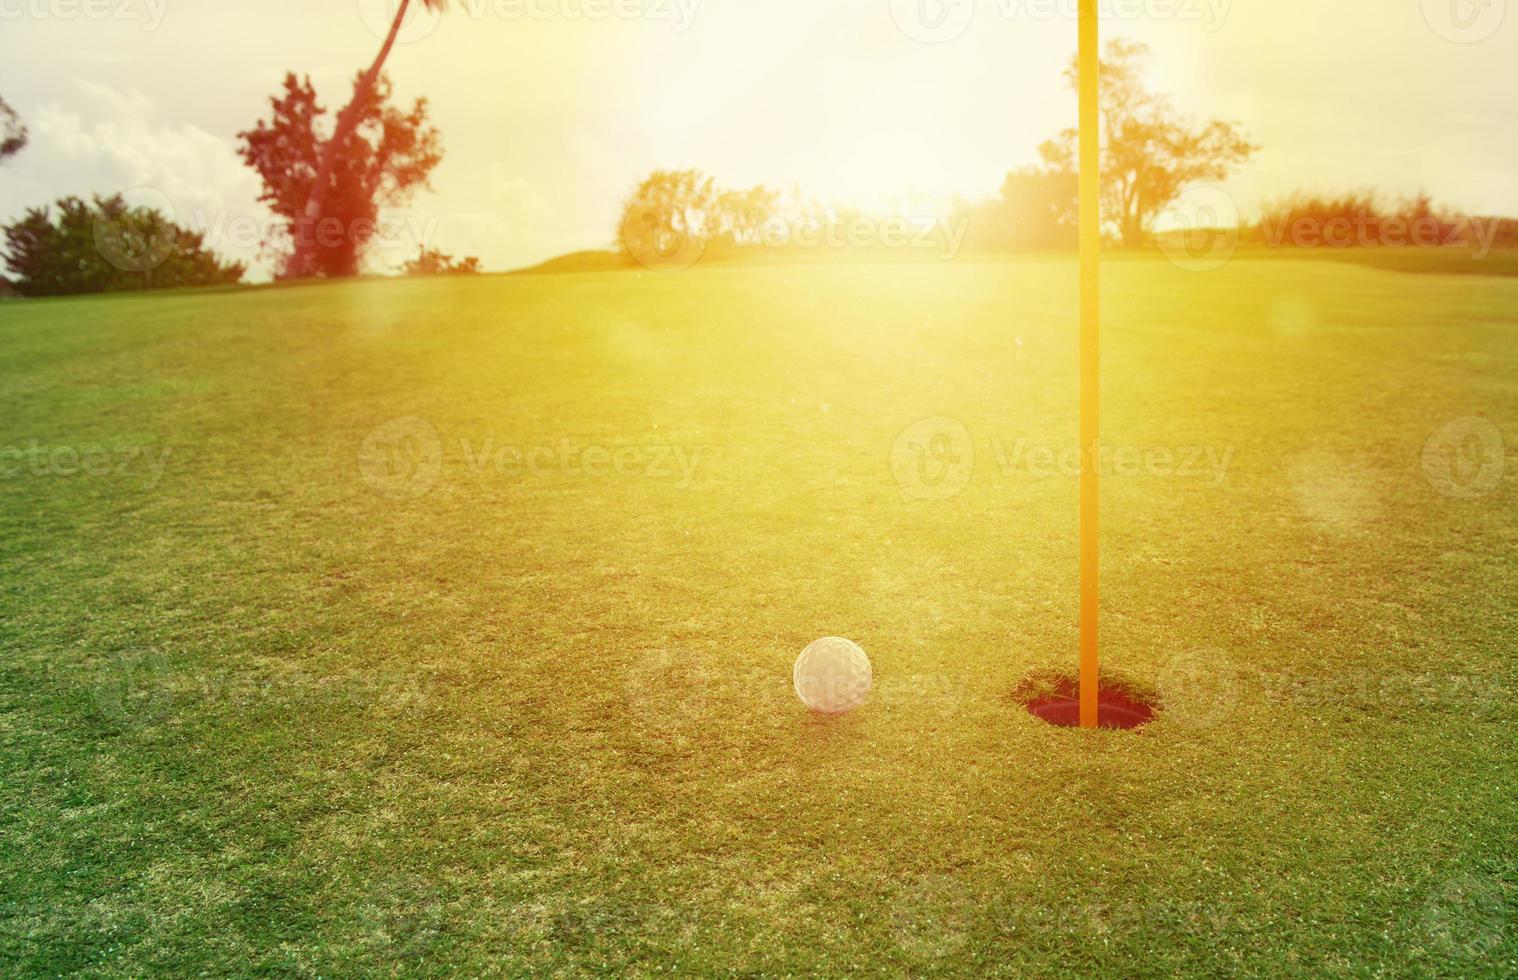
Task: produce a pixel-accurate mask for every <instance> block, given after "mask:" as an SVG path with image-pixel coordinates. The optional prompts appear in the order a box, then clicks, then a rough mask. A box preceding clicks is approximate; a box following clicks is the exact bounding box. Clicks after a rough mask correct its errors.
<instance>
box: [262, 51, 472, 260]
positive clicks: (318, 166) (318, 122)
mask: <svg viewBox="0 0 1518 980" xmlns="http://www.w3.org/2000/svg"><path fill="white" fill-rule="evenodd" d="M355 89H356V91H360V92H364V93H366V94H365V95H364V97H363V99H362V100H361V101H359V96H358V95H357V94H355V97H354V98H355V101H354V102H353V103H350V104H349V107H348V109H345V110H344V112H348V113H350V116H351V119H350V121H349V122H348V123H340V125H342V126H343V128H345V129H346V135H345V136H344V137H343V138H342V140H341V144H342V145H341V152H340V153H338V154H337V156H336V159H335V161H333V162H331V163H330V164H326V166H327V169H326V174H327V176H326V177H325V178H323V177H322V173H323V167H324V161H323V156H324V153H325V148H327V147H331V146H333V145H334V144H335V143H336V142H337V136H336V135H334V136H332V137H329V138H327V139H323V138H322V136H321V135H320V132H319V130H320V129H321V127H322V122H323V117H324V116H325V115H326V112H327V110H326V109H325V108H324V107H323V106H321V105H320V104H318V102H317V100H316V90H315V89H314V88H313V87H312V85H311V79H310V78H309V77H306V78H299V79H298V78H296V77H295V75H294V74H293V73H288V74H286V75H285V84H284V92H283V94H282V95H281V96H279V97H271V98H270V99H269V104H270V106H271V107H272V109H273V117H272V119H270V120H268V121H265V120H262V119H261V120H259V121H258V125H257V126H256V127H254V128H253V129H250V130H247V131H245V132H242V133H238V134H237V135H238V139H239V140H241V141H242V142H241V145H240V146H239V148H238V152H239V153H240V154H241V155H242V158H243V160H244V161H246V162H247V164H248V166H250V167H252V168H253V169H254V170H256V171H257V172H258V175H259V177H261V178H262V179H263V185H264V191H263V193H262V194H261V195H260V196H259V200H261V201H264V202H266V203H268V205H269V207H270V209H271V210H273V211H274V213H275V214H277V215H279V216H280V217H281V218H283V219H284V222H285V235H286V236H287V237H288V238H289V239H290V241H289V243H288V246H289V248H290V251H289V253H288V255H287V257H286V259H285V262H284V268H283V270H282V272H281V278H304V277H307V276H316V275H320V276H329V277H336V276H352V275H356V274H357V273H358V271H359V263H360V260H361V259H362V258H363V253H364V248H365V247H366V246H367V245H368V244H369V242H370V240H371V239H372V238H373V237H374V234H375V231H376V229H377V226H378V220H379V209H380V207H381V206H394V205H399V204H402V203H404V202H405V201H406V200H407V199H409V197H410V195H411V194H412V193H413V192H414V191H415V189H416V188H417V187H425V186H427V178H428V176H429V175H430V174H431V173H432V169H433V168H434V167H436V166H437V164H438V162H439V161H440V160H441V159H442V149H441V146H440V143H439V140H438V134H437V130H436V129H434V128H432V126H431V125H429V124H428V121H427V100H426V99H424V98H423V99H417V100H416V102H415V103H414V104H413V106H412V108H411V109H410V111H409V112H401V111H400V110H399V109H397V108H394V107H393V106H391V105H389V104H388V103H389V99H390V82H389V80H388V79H387V78H385V76H383V75H381V76H379V77H378V78H377V79H375V80H374V81H373V82H366V80H365V79H364V78H363V77H360V78H359V80H358V81H357V82H356V83H355ZM317 186H325V188H326V193H325V194H324V195H322V198H323V200H324V203H323V204H322V206H321V207H322V210H321V217H320V218H319V219H318V220H315V221H313V220H311V211H310V207H309V204H310V201H311V200H312V197H313V194H314V193H315V192H314V188H315V187H317Z"/></svg>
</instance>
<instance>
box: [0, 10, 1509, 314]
mask: <svg viewBox="0 0 1518 980" xmlns="http://www.w3.org/2000/svg"><path fill="white" fill-rule="evenodd" d="M412 2H413V0H401V2H400V3H399V4H397V6H396V9H395V14H394V17H393V19H392V21H391V24H390V28H389V31H388V33H387V35H386V37H385V38H384V40H383V43H382V44H381V47H380V50H379V52H378V54H377V56H376V57H375V59H374V61H373V62H372V63H371V64H370V65H369V67H368V68H367V69H365V70H363V71H361V72H359V73H358V74H357V75H356V76H355V78H354V81H353V87H352V93H351V95H350V96H349V98H348V101H347V102H346V103H345V104H344V105H343V107H342V108H341V109H340V110H339V111H337V112H336V113H335V114H334V113H332V112H331V111H330V110H329V108H328V107H327V106H325V105H324V104H323V103H322V102H321V101H320V99H319V97H318V94H317V92H316V89H315V87H314V86H313V85H312V83H311V79H310V77H309V75H297V74H296V73H294V72H287V73H286V75H285V78H284V80H283V83H282V85H281V88H280V90H279V91H278V92H277V93H276V94H275V95H273V96H271V97H270V98H269V112H268V116H267V117H266V118H263V119H259V120H257V121H256V122H255V123H254V125H253V126H252V127H250V128H249V129H246V130H244V131H242V132H240V133H238V134H237V141H238V142H237V150H238V153H239V155H240V156H241V158H242V160H243V162H245V163H246V164H247V165H248V166H249V167H250V168H252V170H253V171H254V172H255V173H257V174H258V176H259V179H260V182H261V186H262V189H261V192H260V195H259V200H260V201H261V202H262V203H264V204H265V205H267V206H268V208H269V209H270V211H271V212H272V213H273V214H274V215H275V216H276V219H277V222H278V223H277V224H276V226H275V227H274V228H273V230H272V231H271V232H270V233H269V234H268V235H266V236H265V240H264V241H262V242H261V250H262V252H263V254H264V255H266V256H268V257H269V258H270V259H271V260H272V261H273V264H274V266H275V275H276V278H280V279H306V278H342V277H348V276H354V275H357V274H358V273H359V272H360V270H361V268H362V266H363V260H364V257H365V255H366V252H367V251H368V250H369V249H370V247H371V245H372V244H373V242H374V239H375V234H376V231H377V229H378V227H379V215H380V211H381V209H382V208H387V207H399V206H402V205H404V204H406V203H407V202H408V201H410V200H411V199H412V197H413V196H414V195H415V193H416V192H417V191H419V190H424V189H430V184H429V179H430V176H431V174H432V172H433V170H434V169H435V168H436V167H437V165H438V163H439V162H441V160H442V157H443V148H442V140H441V136H440V134H439V133H438V130H437V128H436V127H435V126H433V124H432V122H431V119H430V116H429V106H428V102H427V99H426V98H418V99H416V100H415V101H414V102H412V103H411V105H409V106H403V105H396V104H394V102H393V98H392V88H391V83H390V79H389V77H388V76H387V75H386V73H385V71H384V66H385V63H386V61H387V60H388V58H389V56H390V54H391V52H392V51H393V49H394V46H395V42H396V37H397V35H398V33H399V31H400V29H401V25H402V23H403V21H404V19H405V17H406V14H407V12H408V9H409V7H410V5H411V3H412ZM415 2H417V3H420V4H422V5H424V6H426V7H427V8H429V9H433V10H441V9H442V8H443V7H444V6H445V4H444V2H443V0H415ZM1148 56H1149V51H1148V49H1147V48H1146V47H1145V46H1143V45H1141V44H1137V43H1134V42H1131V41H1126V40H1114V41H1112V42H1110V43H1109V44H1108V46H1107V48H1106V51H1105V55H1104V58H1103V60H1102V63H1101V69H1100V71H1101V89H1100V100H1101V119H1102V123H1101V125H1102V132H1101V137H1102V140H1101V162H1102V180H1101V207H1102V219H1103V233H1104V236H1105V237H1106V238H1107V239H1108V240H1109V241H1110V242H1111V243H1112V244H1114V245H1121V246H1123V247H1128V248H1138V247H1143V246H1145V245H1148V244H1151V243H1152V242H1153V240H1154V238H1155V235H1156V228H1155V224H1156V220H1157V219H1158V218H1159V216H1160V215H1161V214H1163V213H1164V212H1165V210H1166V209H1167V208H1169V207H1171V206H1172V205H1173V204H1174V203H1175V202H1176V200H1177V198H1178V197H1179V196H1180V195H1182V193H1183V192H1185V191H1186V189H1187V188H1190V187H1193V186H1196V185H1198V184H1201V183H1206V182H1217V181H1221V180H1224V179H1226V178H1227V177H1228V176H1229V175H1230V174H1231V173H1233V172H1234V171H1235V170H1236V169H1237V168H1239V167H1240V166H1242V165H1244V164H1245V163H1247V162H1248V161H1249V160H1250V159H1251V158H1252V157H1253V156H1254V154H1255V153H1256V152H1257V151H1258V149H1259V147H1258V146H1256V145H1255V144H1254V143H1252V142H1251V141H1250V140H1249V139H1248V138H1247V136H1246V135H1245V134H1244V132H1243V130H1242V128H1241V126H1240V125H1239V124H1238V123H1236V122H1229V121H1224V120H1219V119H1211V120H1206V121H1197V120H1193V119H1189V118H1187V117H1185V116H1183V115H1181V114H1180V113H1179V112H1177V111H1176V109H1175V108H1174V106H1173V105H1172V103H1171V101H1170V100H1169V99H1168V98H1167V97H1165V96H1164V95H1163V94H1160V93H1157V92H1154V91H1153V90H1151V89H1150V88H1149V87H1148V85H1147V84H1146V82H1145V69H1146V67H1147V60H1148ZM1064 75H1065V80H1066V82H1067V83H1068V84H1069V85H1070V86H1071V87H1074V85H1075V81H1076V67H1075V63H1074V61H1073V60H1072V61H1071V63H1070V65H1069V66H1068V68H1067V69H1066V71H1065V73H1064ZM27 138H28V134H27V130H26V127H25V125H24V124H23V122H22V121H21V119H20V117H19V116H18V115H17V114H16V113H15V112H14V110H12V109H11V107H10V106H9V105H7V104H6V103H5V102H4V101H3V100H0V162H3V161H4V160H6V159H8V158H10V157H12V156H14V155H15V154H17V153H19V152H21V151H22V150H23V149H24V148H25V146H26V145H27ZM1076 140H1077V134H1076V131H1075V130H1074V129H1066V130H1064V131H1062V132H1060V133H1058V134H1057V135H1055V136H1054V137H1053V138H1051V139H1049V140H1047V141H1045V142H1044V143H1043V144H1041V145H1040V146H1039V148H1038V163H1036V164H1034V165H1032V166H1027V167H1021V168H1018V169H1015V170H1012V171H1011V172H1009V173H1008V174H1007V175H1006V178H1005V179H1004V180H1003V182H1002V185H1001V188H1000V190H999V192H998V193H997V194H996V195H994V196H991V197H988V198H985V199H982V200H976V201H960V202H957V203H956V204H955V206H954V208H953V215H952V216H951V217H952V219H953V222H954V224H955V227H954V228H950V227H949V223H947V222H946V223H945V224H944V226H943V227H942V228H937V229H928V230H926V231H925V232H924V233H925V234H927V235H928V236H929V240H930V242H936V243H938V244H939V245H940V246H945V245H946V244H947V243H949V242H952V244H953V249H954V250H955V251H957V250H958V249H959V248H960V246H961V245H963V246H964V247H966V248H970V249H974V250H980V251H1017V250H1038V251H1056V250H1065V249H1072V248H1074V247H1075V244H1076V237H1077V219H1078V212H1079V202H1078V194H1077V176H1076V165H1075V160H1076ZM1350 211H1352V212H1353V214H1350V213H1349V212H1350ZM863 217H864V216H862V215H860V214H859V213H858V212H857V211H852V210H850V209H848V208H837V207H826V206H823V205H822V204H820V203H819V202H816V201H807V200H804V199H802V198H801V196H800V195H799V193H798V194H795V195H793V196H792V198H791V200H790V201H789V202H785V201H783V200H782V195H781V194H780V193H779V192H778V191H776V190H775V189H772V188H769V187H767V186H765V185H762V184H761V185H757V186H754V187H749V188H738V189H728V188H722V187H719V186H717V185H716V183H715V181H714V180H713V178H711V177H709V176H706V175H703V174H701V173H699V172H698V171H695V170H683V171H682V170H670V171H656V172H655V173H653V174H651V175H649V176H648V177H647V178H645V179H644V180H642V181H641V182H639V184H638V185H637V187H636V188H635V189H634V190H633V192H632V194H631V195H630V196H629V197H628V198H627V200H626V201H625V202H624V203H623V206H622V209H621V214H620V216H619V220H618V223H617V228H616V240H617V243H618V247H619V250H620V252H621V254H622V255H623V257H624V259H626V260H628V261H636V262H638V263H639V264H642V265H645V266H646V265H677V266H678V265H684V264H689V263H690V262H693V261H696V260H698V259H702V258H713V257H718V258H720V257H725V256H728V255H730V254H732V253H734V252H735V251H737V250H738V249H741V248H744V247H745V246H750V245H754V244H759V243H769V242H771V241H772V240H777V239H776V236H774V235H773V232H774V230H775V229H776V227H777V224H778V225H780V226H787V225H788V226H789V227H790V228H792V229H794V228H796V227H797V226H821V225H827V226H830V227H831V226H835V225H838V224H839V223H844V224H848V223H850V222H852V221H856V220H858V219H861V218H863ZM1351 217H1352V218H1353V220H1354V228H1355V230H1356V235H1355V237H1354V239H1353V241H1354V243H1355V244H1378V243H1385V242H1387V241H1388V235H1389V232H1390V231H1391V230H1395V229H1399V228H1406V227H1412V226H1415V227H1417V228H1419V229H1421V230H1425V231H1426V230H1428V229H1429V228H1430V224H1431V223H1441V222H1442V224H1439V228H1440V229H1441V230H1442V231H1443V232H1444V233H1443V234H1439V235H1437V236H1436V237H1438V239H1439V242H1440V243H1441V244H1449V243H1451V241H1452V240H1461V239H1460V237H1459V233H1458V231H1457V229H1458V227H1459V217H1458V216H1450V215H1443V214H1441V213H1439V212H1438V211H1437V210H1436V209H1435V208H1434V207H1433V205H1432V202H1430V201H1429V200H1428V199H1427V198H1426V197H1423V198H1418V199H1415V200H1414V201H1412V202H1407V203H1405V204H1404V205H1401V206H1399V207H1396V208H1393V209H1391V210H1388V209H1387V208H1385V207H1384V206H1382V205H1380V204H1378V203H1377V202H1376V201H1375V199H1374V197H1373V196H1369V195H1347V196H1343V197H1340V198H1329V199H1324V198H1313V197H1305V196H1298V197H1294V198H1291V199H1288V200H1285V201H1280V202H1275V203H1274V204H1272V205H1269V206H1267V208H1266V210H1265V214H1264V215H1263V216H1262V220H1261V222H1260V223H1259V224H1258V225H1256V226H1253V227H1252V228H1249V229H1243V230H1242V232H1241V233H1242V234H1243V235H1244V237H1246V238H1249V239H1250V240H1253V241H1258V242H1261V243H1264V244H1270V245H1283V244H1284V245H1292V244H1300V242H1299V241H1298V237H1299V236H1295V235H1282V234H1277V233H1273V232H1272V229H1279V228H1286V229H1292V228H1296V227H1299V226H1301V224H1302V222H1303V221H1308V222H1314V221H1316V222H1319V223H1323V222H1334V225H1333V227H1334V229H1335V231H1337V230H1338V229H1339V228H1340V219H1348V218H1351ZM1467 224H1468V222H1467ZM782 230H783V228H782ZM917 230H918V231H922V229H917ZM1498 230H1499V231H1500V232H1501V235H1499V236H1497V237H1498V239H1500V240H1501V241H1503V242H1506V241H1507V239H1509V238H1512V239H1515V243H1518V232H1515V229H1514V227H1513V226H1512V223H1510V222H1509V223H1507V224H1505V225H1502V226H1500V227H1499V228H1498ZM4 233H5V253H4V257H5V260H6V264H7V266H8V267H9V269H10V271H11V272H12V273H13V274H14V276H15V280H14V284H13V285H14V288H15V289H16V290H17V291H19V292H21V293H22V294H24V295H57V294H70V293H90V292H104V291H116V290H129V289H157V288H165V287H169V286H187V285H206V284H218V283H231V282H238V281H240V280H241V279H242V277H243V275H244V274H245V273H246V267H245V266H244V265H243V264H242V263H238V262H226V261H223V260H222V259H220V258H219V257H218V256H217V255H216V254H215V252H214V250H212V249H211V248H210V247H208V245H207V244H206V242H205V240H204V236H203V235H202V234H200V233H197V232H194V231H191V230H190V229H187V228H184V227H182V226H180V225H178V224H176V223H174V222H173V221H172V220H171V219H170V218H169V217H168V216H166V215H163V214H161V213H159V212H157V211H154V210H152V209H150V208H144V207H134V206H132V205H131V204H129V203H128V202H126V201H125V200H123V198H122V197H121V195H119V194H118V195H113V196H109V197H101V196H97V197H94V198H93V199H92V200H90V201H84V200H82V199H80V198H76V197H66V198H63V199H61V200H59V201H57V202H55V203H54V204H53V205H51V206H42V207H38V208H33V209H30V210H28V211H27V212H26V213H25V214H24V215H23V216H22V217H21V218H20V219H18V220H16V221H14V222H12V223H11V224H10V225H8V226H5V228H4ZM885 233H894V232H893V231H892V230H891V229H886V230H885V232H883V234H885ZM1412 237H1416V236H1412ZM778 240H781V241H783V240H784V236H783V235H782V236H779V238H778ZM1414 243H1417V241H1415V242H1414ZM403 271H404V272H405V273H406V274H409V275H439V274H472V273H475V272H478V271H479V260H478V259H477V258H474V257H472V256H470V257H465V258H463V259H459V260H456V259H454V257H452V256H449V255H444V254H443V253H441V252H438V251H436V250H433V249H429V248H428V247H427V246H425V245H422V246H420V247H419V250H418V254H417V257H416V258H415V259H412V260H411V261H409V262H407V263H406V264H405V266H404V268H403Z"/></svg>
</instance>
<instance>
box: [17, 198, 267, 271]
mask: <svg viewBox="0 0 1518 980" xmlns="http://www.w3.org/2000/svg"><path fill="white" fill-rule="evenodd" d="M55 207H56V210H57V215H56V220H54V214H53V209H51V208H48V207H41V208H32V209H31V210H29V211H27V213H26V214H25V215H24V216H23V217H22V218H21V219H20V220H18V221H16V222H15V223H13V224H11V225H7V226H6V227H5V263H6V265H7V266H8V267H9V268H10V270H11V272H13V273H15V279H14V280H13V281H12V284H13V285H14V286H15V289H16V291H17V292H18V293H20V294H21V295H22V296H71V295H78V294H82V293H111V292H121V291H127V290H137V289H172V288H175V287H178V286H209V285H219V284H222V283H234V282H238V281H240V280H241V279H242V277H243V273H244V272H246V271H247V267H246V266H244V265H243V264H242V263H241V262H230V263H223V262H222V261H221V260H220V259H218V258H217V256H216V254H215V253H214V252H212V251H210V250H209V249H207V248H205V247H204V245H203V242H204V236H203V235H201V234H200V233H199V232H192V231H189V230H187V229H185V228H181V227H179V226H178V225H176V224H174V223H173V222H172V221H170V220H169V219H168V218H166V217H164V216H163V215H162V214H159V213H158V212H157V211H154V210H152V209H150V208H133V207H131V206H129V205H128V204H127V203H126V201H125V200H123V199H122V197H121V195H119V194H116V195H113V196H111V197H106V198H102V197H100V196H98V195H97V196H96V197H95V198H94V200H93V201H92V202H85V201H83V200H81V199H79V198H77V197H65V198H63V199H61V200H59V201H58V203H57V204H56V205H55Z"/></svg>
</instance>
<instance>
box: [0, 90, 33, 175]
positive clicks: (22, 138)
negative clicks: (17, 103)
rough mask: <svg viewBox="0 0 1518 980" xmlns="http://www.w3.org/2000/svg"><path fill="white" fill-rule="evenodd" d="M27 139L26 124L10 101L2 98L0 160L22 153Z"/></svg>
mask: <svg viewBox="0 0 1518 980" xmlns="http://www.w3.org/2000/svg"><path fill="white" fill-rule="evenodd" d="M26 140H27V132H26V124H25V123H23V122H22V121H21V117H20V116H18V115H16V110H15V109H12V108H11V107H10V105H9V103H7V102H6V101H5V100H4V99H0V161H4V160H5V159H6V158H8V157H13V156H15V155H16V154H17V153H20V152H21V150H22V148H23V147H25V146H26Z"/></svg>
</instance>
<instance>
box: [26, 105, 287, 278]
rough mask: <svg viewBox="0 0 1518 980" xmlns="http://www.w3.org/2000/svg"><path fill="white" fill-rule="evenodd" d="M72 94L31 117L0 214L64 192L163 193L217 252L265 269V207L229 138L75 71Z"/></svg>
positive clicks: (144, 196)
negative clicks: (173, 118)
mask: <svg viewBox="0 0 1518 980" xmlns="http://www.w3.org/2000/svg"><path fill="white" fill-rule="evenodd" d="M70 95H71V97H70V98H69V100H68V101H69V108H67V109H65V108H63V107H62V106H60V105H59V104H57V103H49V104H47V105H45V106H43V107H42V108H41V109H40V110H39V111H38V112H37V113H36V115H35V116H34V118H32V119H30V120H27V122H28V125H29V128H30V130H31V141H30V143H29V144H28V146H27V148H26V149H25V150H24V151H23V152H22V153H21V154H20V155H19V156H17V157H16V158H15V160H14V163H12V164H11V165H10V166H9V167H8V168H7V169H8V170H10V171H12V172H11V173H8V174H7V177H8V178H9V179H7V180H6V181H4V182H3V183H0V216H4V217H5V218H6V219H7V220H8V219H10V218H13V217H17V216H19V215H20V214H21V212H23V211H24V210H25V209H27V208H29V207H36V206H39V205H42V204H49V203H51V202H52V201H54V200H56V199H57V198H59V197H62V196H65V195H69V194H74V195H78V196H81V197H88V196H89V195H91V194H114V193H118V192H125V193H126V195H127V197H128V199H140V200H142V201H144V202H152V203H157V204H161V203H162V202H163V201H164V200H165V199H167V203H168V204H169V205H171V206H172V208H173V212H174V220H175V221H177V222H178V223H179V224H181V225H183V226H185V227H188V228H191V229H194V230H196V231H207V232H208V234H207V241H208V244H209V245H211V247H213V248H215V249H216V251H218V252H219V253H221V254H222V255H223V256H225V257H227V258H235V259H238V260H240V261H244V262H248V263H249V264H250V265H252V266H254V270H255V275H256V276H258V277H260V278H261V277H262V276H259V275H258V274H259V273H262V274H263V275H267V269H266V265H267V263H264V264H262V265H260V264H259V263H258V261H257V260H258V244H257V240H256V239H257V237H258V234H257V232H258V231H259V230H261V229H264V228H266V227H268V226H269V222H270V215H269V212H268V209H267V208H265V207H264V206H263V205H261V204H259V203H258V193H259V184H258V178H257V177H256V175H255V174H254V173H253V172H252V171H251V170H249V169H248V167H247V166H245V165H244V164H243V162H242V161H241V159H239V158H238V156H237V151H236V148H235V145H234V143H233V141H232V140H231V139H229V138H226V137H222V136H217V135H215V134H213V133H209V132H207V131H205V130H204V129H200V128H199V127H196V126H192V125H187V124H180V125H173V124H169V123H166V122H164V121H163V120H162V118H161V117H162V115H163V114H162V113H161V112H160V111H159V108H158V106H157V105H155V103H154V102H153V100H152V99H150V98H148V97H147V96H145V95H143V94H142V93H140V92H136V91H132V90H120V89H114V88H110V87H108V86H105V85H100V84H97V83H95V82H91V81H87V80H84V79H75V80H74V92H73V93H71V94H70Z"/></svg>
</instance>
